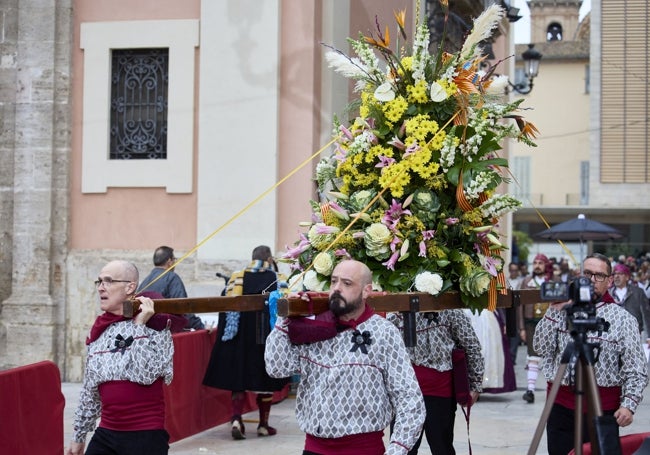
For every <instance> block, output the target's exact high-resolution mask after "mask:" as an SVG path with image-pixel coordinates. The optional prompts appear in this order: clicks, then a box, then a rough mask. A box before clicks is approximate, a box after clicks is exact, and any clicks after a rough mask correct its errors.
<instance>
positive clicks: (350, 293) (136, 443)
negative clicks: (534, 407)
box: [66, 245, 650, 455]
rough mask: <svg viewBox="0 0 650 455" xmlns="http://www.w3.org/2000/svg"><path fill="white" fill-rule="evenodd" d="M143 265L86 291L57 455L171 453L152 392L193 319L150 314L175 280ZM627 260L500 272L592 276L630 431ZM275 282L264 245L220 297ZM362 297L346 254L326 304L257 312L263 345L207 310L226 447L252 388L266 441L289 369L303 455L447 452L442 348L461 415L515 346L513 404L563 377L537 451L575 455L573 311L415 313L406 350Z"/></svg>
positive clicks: (108, 275)
mask: <svg viewBox="0 0 650 455" xmlns="http://www.w3.org/2000/svg"><path fill="white" fill-rule="evenodd" d="M153 259H154V260H153V262H154V269H153V270H152V271H151V273H150V274H149V275H148V276H147V277H146V278H145V279H144V280H142V281H141V282H139V274H138V270H137V268H136V267H135V266H134V265H133V264H131V263H129V262H126V261H112V262H109V263H108V264H106V265H105V266H104V267H103V268H102V269H101V271H100V273H99V275H98V278H97V280H96V281H95V285H96V289H97V293H98V296H99V300H100V309H101V310H102V314H101V315H100V316H98V318H97V320H96V321H95V323H94V325H93V327H92V328H91V330H90V332H89V336H88V338H87V340H86V344H87V346H88V356H87V359H86V371H85V375H84V381H83V386H82V392H81V396H80V401H79V406H78V408H77V410H76V413H75V420H74V433H73V440H72V442H71V443H70V445H69V447H68V448H67V451H66V455H78V454H81V453H84V449H85V453H86V454H91V455H92V454H100V453H116V454H140V453H151V454H166V453H168V449H169V445H168V439H169V437H168V434H167V432H166V431H165V428H164V418H165V417H164V397H163V384H168V383H169V382H170V381H171V380H172V377H173V343H172V335H171V334H172V333H173V332H175V331H180V330H192V329H194V330H201V329H204V328H205V325H204V324H203V321H201V319H200V318H199V317H198V316H196V315H184V316H185V317H183V316H180V315H168V314H162V313H155V312H154V301H153V300H155V299H158V298H178V297H181V298H182V297H186V296H187V292H186V290H185V287H184V285H183V282H182V279H181V278H180V276H178V275H177V274H176V273H174V271H173V268H174V264H175V263H176V262H175V261H176V259H175V257H174V251H173V249H172V248H170V247H167V246H161V247H159V248H157V249H156V251H155V253H154V258H153ZM629 259H630V258H627V257H622V258H618V259H617V260H616V261H612V260H611V259H610V258H607V257H605V256H603V255H600V254H597V253H595V254H592V255H589V256H588V257H587V258H586V259H585V260H584V262H583V264H582V267H578V268H572V267H570V266H569V262H568V261H567V260H566V259H561V260H559V261H557V260H555V259H553V258H548V257H546V256H545V255H543V254H537V255H536V256H535V257H534V258H533V260H532V261H531V268H530V272H528V269H527V266H524V267H522V266H521V265H520V264H516V263H511V264H509V265H508V270H507V272H508V285H509V287H510V288H511V289H539V288H540V287H541V286H542V283H545V282H560V281H563V282H569V281H571V280H572V279H573V278H575V277H577V276H579V275H582V276H583V277H585V278H587V279H589V280H590V282H591V285H592V288H593V290H592V295H591V297H592V298H593V303H594V305H595V308H596V314H597V316H598V317H600V318H602V319H603V320H606V321H607V322H608V324H609V330H607V331H606V332H604V333H592V332H589V333H588V334H587V340H589V342H593V343H598V344H599V349H600V355H599V360H598V362H597V363H596V364H595V367H594V371H595V374H594V377H595V381H596V383H597V392H598V397H599V399H600V401H601V403H602V410H603V413H604V415H605V416H608V418H610V419H611V421H610V424H611V425H612V426H613V428H614V429H615V431H616V432H618V427H623V426H627V425H630V424H631V423H632V421H633V416H634V412H635V410H636V408H637V406H638V405H639V403H640V401H641V399H642V396H643V390H644V388H645V387H646V385H647V383H648V358H647V357H646V355H645V353H644V349H643V346H644V344H645V343H644V342H642V338H641V336H642V334H643V332H644V331H645V332H646V333H648V330H649V328H650V325H649V324H650V303H649V301H648V287H649V286H650V284H649V274H650V262H649V261H648V260H642V261H637V260H634V258H632V260H631V261H630V260H629ZM284 281H285V278H284V277H283V276H282V274H280V273H278V269H277V265H276V264H275V262H274V260H273V254H272V252H271V249H270V248H269V247H268V246H265V245H260V246H258V247H256V248H255V249H254V250H253V252H252V256H251V263H250V264H249V265H248V267H246V268H245V269H243V270H241V271H237V272H235V273H233V275H232V277H231V278H230V280H229V281H228V283H227V288H226V295H230V296H234V295H245V294H260V293H267V292H271V291H274V290H276V289H278V288H279V287H280V285H281V283H284ZM372 290H373V289H372V274H371V272H370V269H369V268H368V267H367V266H366V265H365V264H363V263H362V262H358V261H355V260H343V261H341V262H339V263H338V264H337V265H336V267H335V268H334V270H333V272H332V275H331V283H330V290H329V292H328V293H327V298H328V302H329V310H328V311H327V312H325V313H323V314H321V315H318V317H317V318H315V319H314V318H283V317H278V318H277V320H276V319H275V317H271V316H272V315H271V314H269V313H268V310H267V314H266V315H265V317H266V318H268V319H270V320H274V321H275V324H274V326H273V327H271V328H270V332H269V333H266V334H264V335H265V336H267V338H266V341H265V343H264V342H263V343H260V342H259V331H258V330H257V328H256V324H257V321H256V317H255V315H254V314H252V313H250V312H236V311H232V312H225V313H221V314H220V315H219V322H218V325H217V336H216V342H215V344H214V347H213V352H212V356H211V358H210V362H209V364H208V365H207V368H206V371H205V375H204V379H203V383H204V385H206V386H209V387H215V388H219V389H223V390H229V391H230V392H231V403H230V404H231V415H232V418H231V426H230V432H231V436H232V438H234V439H237V440H241V439H245V438H246V431H245V427H244V421H243V419H242V413H243V408H244V399H245V393H246V392H247V391H251V392H256V394H257V400H256V401H257V405H258V408H259V424H258V427H257V435H258V436H274V435H276V434H277V430H276V429H275V428H274V427H272V426H270V425H269V414H270V409H271V400H272V394H273V392H274V391H277V390H281V389H283V388H284V387H285V386H286V385H287V383H288V382H289V380H290V378H291V377H292V376H294V375H296V374H299V377H300V381H299V384H298V389H297V395H296V410H295V412H296V419H297V422H298V425H299V427H300V429H301V430H302V431H303V432H304V433H305V443H304V451H303V455H329V454H344V455H345V454H362V455H364V454H368V455H371V454H372V455H374V454H377V455H379V454H384V453H386V454H409V455H413V454H417V453H418V450H419V447H420V444H421V441H422V439H423V437H426V440H427V443H428V446H429V448H430V450H431V453H432V454H455V450H454V447H453V441H454V422H455V415H456V410H457V399H456V395H455V392H456V391H455V390H454V377H453V356H452V351H453V350H454V349H458V348H460V349H462V350H463V351H464V352H465V355H466V359H467V376H468V377H467V380H468V383H469V386H468V388H469V395H470V398H469V403H466V404H465V405H466V406H471V405H472V404H473V403H475V402H476V401H477V400H478V399H479V394H481V393H503V392H510V391H513V390H516V383H515V381H514V377H515V374H514V368H515V365H516V357H517V350H518V349H519V347H520V345H521V344H525V345H526V347H525V349H526V350H527V357H526V364H525V366H523V367H524V368H526V375H527V384H526V387H525V393H524V395H523V399H524V400H525V401H526V402H527V403H533V402H534V401H535V392H536V391H537V380H538V375H539V373H540V371H541V372H542V373H543V377H544V378H545V379H546V381H547V385H546V387H545V389H546V390H547V392H548V391H549V390H551V387H552V385H553V382H554V381H557V380H559V381H561V385H560V386H559V389H558V390H559V392H558V393H557V396H556V397H555V400H554V403H553V406H552V409H551V413H550V415H549V417H548V421H547V425H546V430H547V441H548V451H549V454H551V455H566V454H567V453H568V452H569V451H570V450H571V449H573V444H574V424H573V422H574V420H575V409H576V404H577V400H576V396H575V389H574V387H573V386H572V385H571V383H570V376H571V374H570V373H571V371H570V370H569V371H567V372H566V374H565V375H564V376H562V377H560V375H559V374H558V369H559V367H560V365H561V364H562V363H563V360H562V354H563V353H564V351H565V350H566V349H567V346H568V345H569V343H570V342H571V341H572V337H574V336H575V335H574V334H573V333H572V331H571V328H570V327H569V326H570V324H571V317H570V316H568V315H569V313H568V312H567V311H565V310H566V309H567V308H570V305H571V302H570V301H564V302H544V301H542V302H539V303H536V304H529V305H521V306H519V307H517V308H509V309H507V310H499V311H497V312H494V313H492V312H489V311H484V312H481V313H480V314H473V313H471V312H468V311H464V310H443V311H440V312H434V313H417V314H416V315H415V329H416V332H417V338H416V339H417V343H416V344H415V346H409V347H406V346H405V344H404V341H403V339H404V337H403V335H404V333H403V332H404V330H405V321H404V316H403V315H402V314H400V313H388V314H387V315H378V314H376V313H375V312H374V311H373V309H372V308H371V307H370V306H369V305H368V304H367V303H366V299H367V297H368V295H369V294H370V293H371V292H372ZM293 297H296V298H298V297H300V298H303V299H305V300H310V299H311V298H312V297H313V295H311V294H310V293H307V292H301V293H299V294H295V295H293ZM127 299H135V300H138V301H139V310H138V312H137V313H136V315H135V317H133V318H127V317H125V316H124V315H123V314H122V302H123V301H124V300H127ZM152 299H153V300H152ZM540 300H541V299H540ZM273 316H274V315H273ZM506 321H511V322H513V323H514V324H516V328H517V329H518V331H517V333H510V334H508V333H507V331H506ZM208 329H210V330H211V328H209V327H208ZM256 337H257V338H256ZM262 341H264V340H262ZM224 365H226V366H227V367H226V368H224V367H223V366H224ZM98 419H99V425H98V426H97V427H96V425H97V420H98ZM585 426H586V425H585ZM385 431H389V439H388V441H389V444H388V447H385V446H384V432H385ZM90 433H92V438H91V439H90V442H89V443H88V446H87V448H86V435H88V434H90ZM582 439H583V440H585V441H587V440H588V439H589V435H588V433H587V432H586V429H585V430H584V433H583V435H582Z"/></svg>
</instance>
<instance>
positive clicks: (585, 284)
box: [540, 276, 594, 305]
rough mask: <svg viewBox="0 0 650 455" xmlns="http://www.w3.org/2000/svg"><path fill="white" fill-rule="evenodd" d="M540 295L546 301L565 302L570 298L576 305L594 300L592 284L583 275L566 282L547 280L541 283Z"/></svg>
mask: <svg viewBox="0 0 650 455" xmlns="http://www.w3.org/2000/svg"><path fill="white" fill-rule="evenodd" d="M540 297H541V299H542V300H546V301H552V302H566V301H567V300H572V301H573V303H575V304H577V305H587V304H590V303H593V302H594V300H593V298H594V285H593V283H592V282H591V280H590V279H589V278H587V277H585V276H579V277H577V278H575V279H573V280H571V281H569V282H567V283H565V282H562V281H559V282H555V281H547V282H544V283H542V287H541V289H540Z"/></svg>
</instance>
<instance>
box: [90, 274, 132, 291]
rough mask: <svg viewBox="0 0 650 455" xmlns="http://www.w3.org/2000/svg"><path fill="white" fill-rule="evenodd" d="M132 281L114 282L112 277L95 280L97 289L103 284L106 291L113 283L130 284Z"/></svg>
mask: <svg viewBox="0 0 650 455" xmlns="http://www.w3.org/2000/svg"><path fill="white" fill-rule="evenodd" d="M130 282H131V281H130V280H114V279H113V278H111V277H110V276H107V277H104V278H97V279H96V280H95V287H99V286H100V285H101V284H102V283H103V284H104V289H108V288H109V287H110V286H111V284H113V283H130Z"/></svg>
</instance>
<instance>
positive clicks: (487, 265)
mask: <svg viewBox="0 0 650 455" xmlns="http://www.w3.org/2000/svg"><path fill="white" fill-rule="evenodd" d="M479 259H480V260H481V265H482V266H483V268H484V269H485V270H486V271H487V272H488V273H489V274H490V275H492V276H497V265H498V262H497V260H496V259H494V258H493V257H492V256H483V255H481V254H479Z"/></svg>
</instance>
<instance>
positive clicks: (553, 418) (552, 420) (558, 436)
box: [546, 404, 616, 455]
mask: <svg viewBox="0 0 650 455" xmlns="http://www.w3.org/2000/svg"><path fill="white" fill-rule="evenodd" d="M614 412H616V410H610V411H603V414H604V415H613V414H614ZM587 420H588V419H587V414H585V415H584V418H583V419H582V443H583V444H584V443H585V442H589V431H588V427H587V423H588V422H587ZM574 422H575V412H574V411H573V410H572V409H568V408H565V407H564V406H560V405H559V404H553V407H552V408H551V413H550V414H549V416H548V421H547V422H546V446H547V448H548V453H549V455H567V454H568V453H569V452H571V451H572V450H573V435H574V432H575V423H574Z"/></svg>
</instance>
